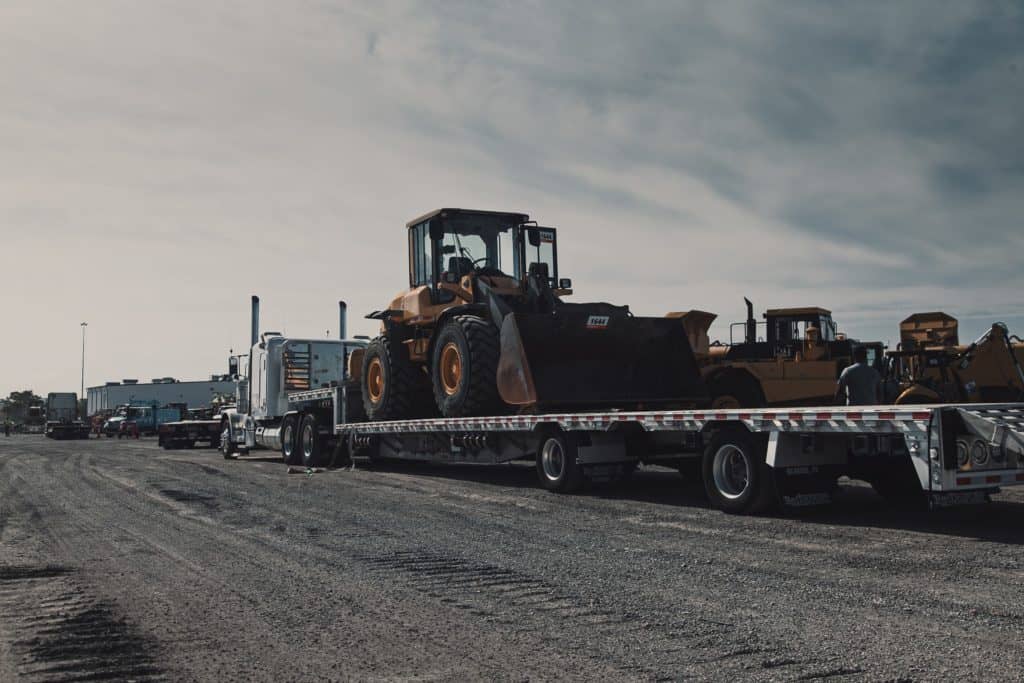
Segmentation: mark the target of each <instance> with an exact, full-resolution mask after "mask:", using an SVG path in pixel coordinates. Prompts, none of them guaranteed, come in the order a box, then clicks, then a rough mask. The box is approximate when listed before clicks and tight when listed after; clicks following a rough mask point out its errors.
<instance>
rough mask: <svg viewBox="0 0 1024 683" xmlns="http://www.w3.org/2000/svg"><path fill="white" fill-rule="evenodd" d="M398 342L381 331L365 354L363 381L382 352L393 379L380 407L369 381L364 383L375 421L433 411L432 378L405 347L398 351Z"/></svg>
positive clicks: (368, 409) (365, 397) (366, 407)
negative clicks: (395, 348) (376, 357)
mask: <svg viewBox="0 0 1024 683" xmlns="http://www.w3.org/2000/svg"><path fill="white" fill-rule="evenodd" d="M395 346H397V345H395V344H393V343H392V342H391V340H390V339H389V338H388V337H387V335H381V336H379V337H377V338H376V339H374V340H373V341H371V342H370V344H369V345H368V346H367V347H366V354H365V355H364V356H363V378H364V379H363V382H365V381H366V380H365V378H366V377H368V375H369V373H368V372H367V370H368V368H369V366H370V361H372V360H373V357H374V356H375V355H380V357H381V360H382V361H383V362H384V364H385V366H386V373H387V375H388V381H389V386H388V387H387V389H386V393H385V398H384V403H382V404H381V405H380V406H377V407H374V405H373V403H372V402H371V401H370V392H368V391H367V390H366V386H365V384H364V385H363V386H362V394H363V411H364V412H365V413H366V417H367V419H369V420H370V421H373V422H381V421H385V420H404V419H411V418H417V417H428V416H430V413H431V407H430V406H431V401H430V383H429V379H428V378H427V376H426V375H425V374H424V373H423V370H422V369H421V368H420V367H419V366H418V365H416V364H414V363H413V362H412V361H410V360H409V358H408V356H407V354H406V353H403V351H404V349H400V350H399V353H394V350H393V349H394V347H395Z"/></svg>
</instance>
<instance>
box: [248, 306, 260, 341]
mask: <svg viewBox="0 0 1024 683" xmlns="http://www.w3.org/2000/svg"><path fill="white" fill-rule="evenodd" d="M259 340H260V298H259V297H258V296H255V295H254V296H253V297H252V339H251V341H250V342H249V346H250V347H252V346H256V344H257V343H258V342H259Z"/></svg>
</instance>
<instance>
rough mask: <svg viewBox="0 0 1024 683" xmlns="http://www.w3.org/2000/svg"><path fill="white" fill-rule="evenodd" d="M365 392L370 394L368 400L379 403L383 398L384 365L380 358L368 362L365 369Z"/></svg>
mask: <svg viewBox="0 0 1024 683" xmlns="http://www.w3.org/2000/svg"><path fill="white" fill-rule="evenodd" d="M366 390H367V391H368V392H369V394H370V400H371V401H373V402H374V403H380V399H381V398H382V397H383V396H384V364H383V363H381V362H380V358H374V359H373V360H371V361H370V367H368V368H367V369H366Z"/></svg>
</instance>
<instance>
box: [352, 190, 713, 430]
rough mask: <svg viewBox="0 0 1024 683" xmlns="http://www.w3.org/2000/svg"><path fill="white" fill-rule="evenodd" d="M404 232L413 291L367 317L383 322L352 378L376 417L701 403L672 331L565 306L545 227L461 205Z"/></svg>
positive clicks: (566, 289)
mask: <svg viewBox="0 0 1024 683" xmlns="http://www.w3.org/2000/svg"><path fill="white" fill-rule="evenodd" d="M406 227H407V228H408V232H409V244H408V249H409V289H408V290H406V291H404V292H402V293H401V294H399V295H398V296H397V297H395V299H394V300H393V301H392V302H391V304H390V305H389V306H388V308H387V309H386V310H383V311H375V312H374V313H372V314H370V315H369V316H368V317H370V318H373V319H377V320H380V321H381V333H380V336H379V337H377V338H376V339H375V340H373V341H372V342H371V343H370V345H369V346H368V347H367V348H366V352H365V354H364V355H363V366H362V372H361V375H362V380H361V381H362V394H363V405H364V407H365V409H366V413H367V415H368V416H369V418H370V419H371V420H394V419H404V418H411V417H426V416H430V415H433V414H437V413H438V412H439V413H440V414H441V415H443V416H445V417H461V416H473V415H493V414H496V413H501V412H508V411H509V410H513V409H514V410H519V411H533V412H537V411H541V410H549V409H551V408H555V407H557V408H559V409H568V408H573V409H586V408H602V407H604V408H606V407H623V408H628V407H637V408H639V407H655V406H680V407H682V406H686V405H693V404H695V403H697V402H700V401H703V400H706V397H707V394H706V390H705V388H704V386H703V383H702V381H701V376H700V371H699V369H698V367H697V363H696V360H695V358H694V355H693V352H692V350H691V349H690V345H689V343H688V342H687V339H686V335H685V333H684V331H683V329H682V328H681V327H680V326H679V325H678V324H676V323H675V322H674V321H672V320H666V319H664V318H641V317H635V316H633V315H632V314H631V313H630V311H629V308H628V307H626V306H614V305H612V304H607V303H590V304H570V303H566V302H564V301H563V300H562V298H563V297H564V296H566V295H569V294H571V293H572V283H571V281H569V280H567V279H560V278H559V273H558V249H557V233H556V230H555V229H554V228H548V227H541V226H539V225H537V224H536V222H534V221H531V220H530V219H529V216H527V215H526V214H521V213H506V212H495V211H477V210H466V209H440V210H437V211H433V212H431V213H428V214H426V215H424V216H421V217H419V218H417V219H415V220H413V221H410V222H409V223H408V224H407V226H406Z"/></svg>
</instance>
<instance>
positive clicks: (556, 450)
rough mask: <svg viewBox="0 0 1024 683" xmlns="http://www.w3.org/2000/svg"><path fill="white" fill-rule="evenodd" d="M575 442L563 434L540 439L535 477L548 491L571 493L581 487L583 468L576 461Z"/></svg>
mask: <svg viewBox="0 0 1024 683" xmlns="http://www.w3.org/2000/svg"><path fill="white" fill-rule="evenodd" d="M576 456H577V449H576V440H575V439H574V438H572V437H571V435H567V434H565V433H563V432H558V433H549V434H546V435H545V436H543V437H542V438H541V441H540V448H539V449H538V450H537V477H538V478H539V479H540V484H541V486H543V487H544V488H546V489H547V490H548V491H556V492H558V493H572V492H574V491H578V490H579V489H580V487H582V486H583V468H582V467H581V466H580V464H579V463H578V462H577V461H576Z"/></svg>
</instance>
